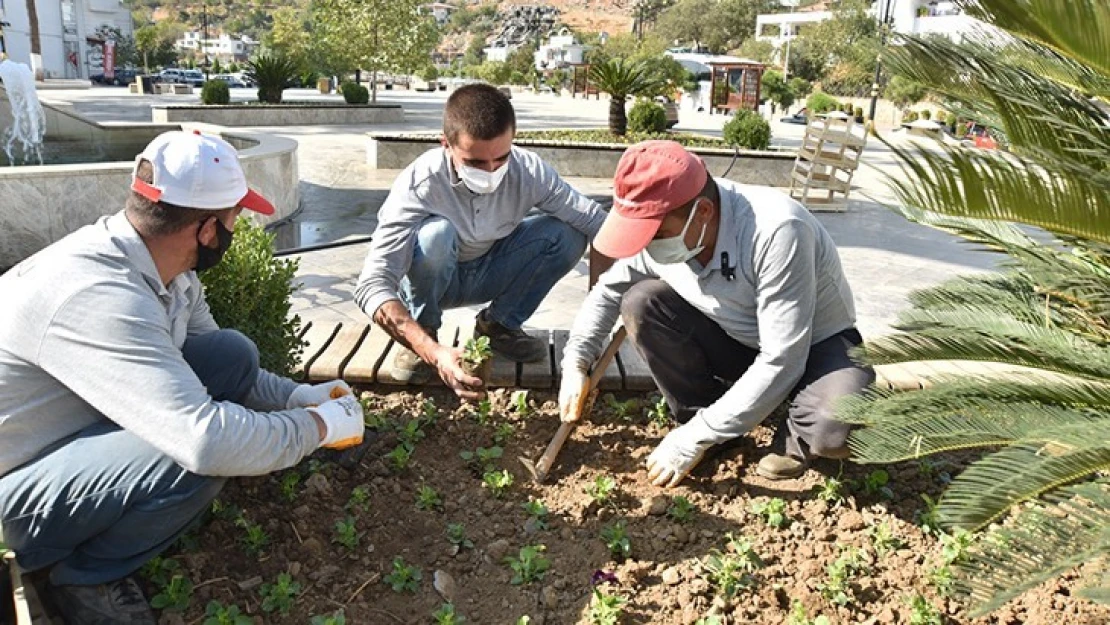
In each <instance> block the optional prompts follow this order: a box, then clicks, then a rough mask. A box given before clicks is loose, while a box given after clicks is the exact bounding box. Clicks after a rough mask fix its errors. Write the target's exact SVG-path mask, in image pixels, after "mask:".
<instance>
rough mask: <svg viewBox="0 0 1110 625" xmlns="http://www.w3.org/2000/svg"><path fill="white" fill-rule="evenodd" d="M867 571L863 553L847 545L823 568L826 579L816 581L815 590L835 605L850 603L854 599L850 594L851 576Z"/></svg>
mask: <svg viewBox="0 0 1110 625" xmlns="http://www.w3.org/2000/svg"><path fill="white" fill-rule="evenodd" d="M867 571H868V567H867V564H866V562H864V560H863V554H862V553H860V551H859V549H856V548H855V547H849V548H848V549H845V550H844V552H843V553H841V554H840V556H839V557H837V559H836V560H834V561H833V562H832V563H831V564H829V565H828V566H827V567H826V568H825V573H826V574H827V575H828V580H827V581H824V582H820V583H818V584H817V590H819V591H820V592H821V596H823V597H824V598H825V599H827V600H828V601H829V602H831V603H833V604H835V605H838V606H847V605H850V604H851V603H852V602H853V601H855V597H854V596H853V595H852V585H851V582H852V578H854V577H855V576H856V575H859V574H860V573H866V572H867Z"/></svg>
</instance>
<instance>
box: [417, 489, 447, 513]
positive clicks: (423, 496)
mask: <svg viewBox="0 0 1110 625" xmlns="http://www.w3.org/2000/svg"><path fill="white" fill-rule="evenodd" d="M442 507H443V498H442V497H440V496H439V493H437V492H436V489H434V488H432V487H431V486H428V485H427V484H421V485H420V488H419V489H418V490H417V491H416V508H417V509H418V510H438V509H440V508H442Z"/></svg>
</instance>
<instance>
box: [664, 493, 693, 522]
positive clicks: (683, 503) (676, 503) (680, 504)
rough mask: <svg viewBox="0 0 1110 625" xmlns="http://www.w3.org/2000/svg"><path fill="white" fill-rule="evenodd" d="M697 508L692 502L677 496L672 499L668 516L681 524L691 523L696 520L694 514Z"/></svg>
mask: <svg viewBox="0 0 1110 625" xmlns="http://www.w3.org/2000/svg"><path fill="white" fill-rule="evenodd" d="M695 512H697V508H695V507H694V504H692V503H690V500H689V499H687V498H685V497H683V496H682V495H675V496H674V497H672V498H671V505H670V507H668V508H667V515H668V516H670V517H671V518H672V519H674V520H675V521H678V522H679V523H689V522H690V521H691V520H693V518H694V513H695Z"/></svg>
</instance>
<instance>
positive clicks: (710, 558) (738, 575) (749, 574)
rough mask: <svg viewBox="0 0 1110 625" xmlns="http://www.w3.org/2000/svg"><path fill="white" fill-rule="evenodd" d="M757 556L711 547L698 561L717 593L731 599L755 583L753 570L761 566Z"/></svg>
mask: <svg viewBox="0 0 1110 625" xmlns="http://www.w3.org/2000/svg"><path fill="white" fill-rule="evenodd" d="M762 565H763V562H762V560H760V559H759V556H757V555H755V553H754V552H752V553H751V554H750V555H749V556H748V557H744V558H742V557H740V556H737V555H733V554H729V553H724V552H722V551H720V550H719V549H713V550H712V551H710V552H709V555H707V556H706V557H705V559H704V560H702V561H701V562H700V567H701V570H702V574H703V575H704V576H705V577H706V578H707V580H706V581H708V582H709V585H710V586H712V587H713V589H714V592H716V593H717V595H719V596H721V597H724V598H725V599H732V598H733V597H735V596H736V594H737V593H739V592H740V591H741V590H743V589H745V588H751V587H752V586H754V585H755V576H754V575H753V574H754V572H755V571H756V570H757V569H759V568H760V567H762Z"/></svg>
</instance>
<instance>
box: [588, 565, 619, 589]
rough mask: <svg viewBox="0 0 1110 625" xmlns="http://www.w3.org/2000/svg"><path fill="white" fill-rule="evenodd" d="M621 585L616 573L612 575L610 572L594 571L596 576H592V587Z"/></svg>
mask: <svg viewBox="0 0 1110 625" xmlns="http://www.w3.org/2000/svg"><path fill="white" fill-rule="evenodd" d="M619 583H620V582H618V581H617V575H616V574H615V573H610V572H609V571H603V570H601V569H598V570H596V571H594V574H593V575H591V576H590V585H591V586H600V585H602V584H619Z"/></svg>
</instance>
